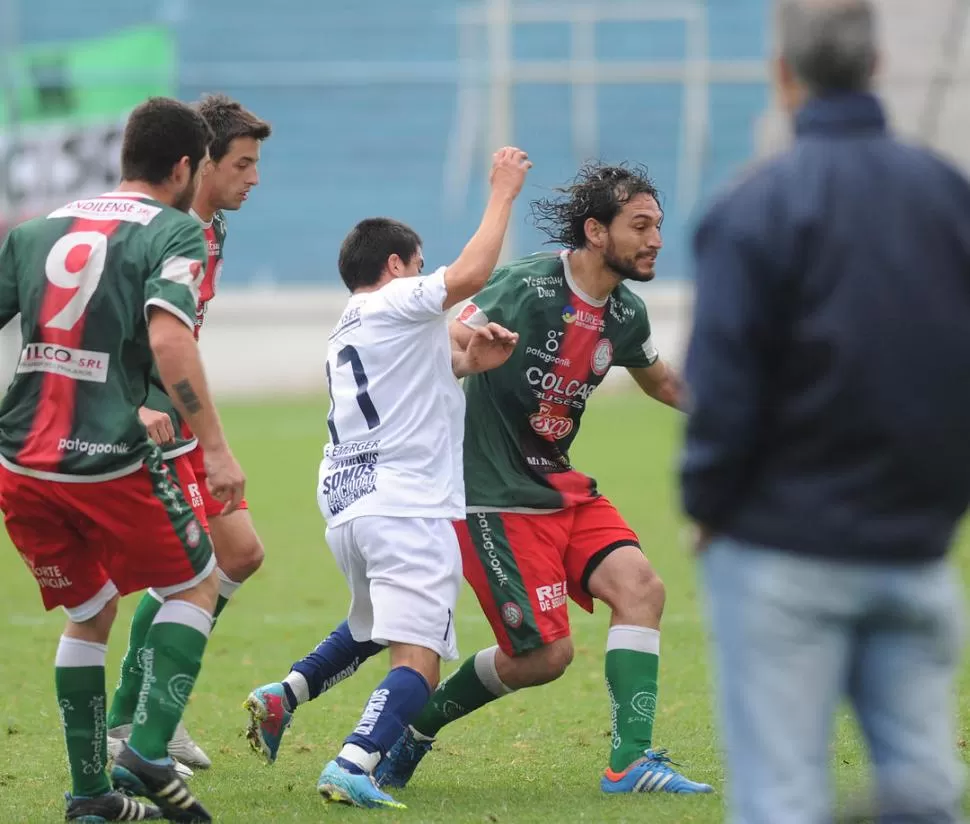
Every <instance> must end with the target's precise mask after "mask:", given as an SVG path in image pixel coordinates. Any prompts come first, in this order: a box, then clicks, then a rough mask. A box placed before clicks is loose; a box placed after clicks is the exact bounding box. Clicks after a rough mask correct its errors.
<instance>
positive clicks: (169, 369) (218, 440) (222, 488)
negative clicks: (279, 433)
mask: <svg viewBox="0 0 970 824" xmlns="http://www.w3.org/2000/svg"><path fill="white" fill-rule="evenodd" d="M148 339H149V343H150V344H151V348H152V353H153V354H154V356H155V363H156V364H157V365H158V371H159V374H160V375H161V377H162V381H163V383H164V384H165V387H166V388H167V390H168V394H169V397H170V398H171V399H172V402H173V403H174V404H175V407H176V409H177V410H178V411H179V414H181V415H182V416H183V417H184V418H185V420H186V421H187V422H188V424H189V426H190V427H191V428H192V431H193V432H194V433H195V435H196V436H197V437H198V439H199V443H200V445H201V446H202V448H203V449H204V450H205V453H206V455H205V461H206V469H207V471H208V484H209V487H210V490H211V491H212V494H213V495H214V496H215V497H216V498H217V499H218V500H220V501H223V502H225V503H226V508H225V510H223V513H224V514H228V513H230V512H232V511H234V510H235V509H236V508H237V507H238V506H239V502H240V501H242V499H243V493H244V491H245V486H246V477H245V475H243V471H242V469H241V468H240V466H239V464H238V463H237V462H236V459H235V458H234V457H233V455H232V452H231V451H230V450H229V444H228V442H227V441H226V436H225V433H224V432H223V429H222V423H221V422H220V420H219V413H218V412H217V411H216V408H215V404H214V403H213V402H212V397H211V395H210V393H209V386H208V384H207V382H206V379H205V373H204V371H203V369H202V360H201V359H200V357H199V347H198V344H197V343H196V341H195V337H194V335H193V334H192V330H191V329H189V328H188V327H187V326H186V325H185V324H184V323H182V321H180V320H179V319H178V318H176V317H175V315H173V314H171V313H169V312H165V311H160V310H157V309H156V310H153V311H152V313H151V317H150V318H149V321H148Z"/></svg>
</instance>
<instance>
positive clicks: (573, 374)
mask: <svg viewBox="0 0 970 824" xmlns="http://www.w3.org/2000/svg"><path fill="white" fill-rule="evenodd" d="M570 301H571V306H570V307H568V308H571V309H573V314H572V320H571V321H567V320H566V318H567V317H568V316H567V314H566V311H567V308H564V309H563V321H564V323H565V329H564V332H563V337H562V342H561V344H560V346H559V352H558V353H557V354H558V357H559V362H558V363H556V364H555V365H554V366H553V369H552V374H553V375H555V376H556V382H555V384H554V388H557V389H558V391H554V392H547V393H544V394H543V398H544V400H543V402H544V403H546V404H547V405H548V406H549V409H550V413H551V414H552V415H554V416H556V417H563V418H570V419H571V418H572V413H573V412H575V411H577V410H576V407H575V406H573V405H572V404H570V403H569V402H568V401H569V400H570V399H572V400H573V403H578V402H580V401H581V400H582V398H583V396H582V395H580V394H578V393H577V391H576V390H578V391H582V392H585V391H586V389H585V388H584V385H585V384H587V383H588V380H589V374H590V369H591V367H590V358H591V357H592V354H593V351H594V350H595V349H596V344H597V343H598V342H599V340H600V338H601V337H602V334H603V326H604V322H603V318H604V316H605V314H606V307H605V306H591V305H590V304H588V303H586V301H584V300H583V299H582V298H580V297H579V296H578V295H575V294H571V295H570ZM566 363H568V364H569V365H568V366H567V365H565V364H566ZM557 397H559V398H562V400H561V401H559V402H556V398H557ZM584 403H585V401H584ZM542 437H544V438H545V439H546V440H548V441H552V442H553V443H555V437H554V436H553V435H551V434H548V435H543V436H542ZM546 480H548V481H549V484H550V485H551V486H552V487H553V488H554V489H556V490H557V491H558V492H559V493H560V494H561V495H562V496H563V503H564V505H566V506H569V505H571V504H574V503H579V502H581V501H585V500H588V499H589V497H590V494H591V492H592V482H591V480H590V479H589V478H588V477H587V476H586V475H584V474H583V473H582V472H577V471H576V470H570V471H569V472H551V473H549V474H548V475H547V476H546Z"/></svg>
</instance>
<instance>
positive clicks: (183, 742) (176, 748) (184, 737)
mask: <svg viewBox="0 0 970 824" xmlns="http://www.w3.org/2000/svg"><path fill="white" fill-rule="evenodd" d="M168 754H169V755H170V756H172V758H174V759H175V760H176V761H181V762H182V763H183V764H188V765H189V766H190V767H193V768H195V769H197V770H207V769H209V767H211V766H212V761H211V760H210V758H209V756H208V755H206V754H205V751H204V750H203V749H202V747H200V746H199V745H198V744H196V743H195V741H193V740H192V737H191V736H190V735H189V733H188V730H186V729H185V725H184V724H183V723H182V722H181V721H179V725H178V726H177V727H176V728H175V735H173V736H172V740H171V741H169V742H168Z"/></svg>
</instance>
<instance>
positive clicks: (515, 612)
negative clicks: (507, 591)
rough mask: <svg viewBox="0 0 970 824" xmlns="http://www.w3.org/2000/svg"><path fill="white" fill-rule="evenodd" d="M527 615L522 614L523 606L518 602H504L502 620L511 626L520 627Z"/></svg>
mask: <svg viewBox="0 0 970 824" xmlns="http://www.w3.org/2000/svg"><path fill="white" fill-rule="evenodd" d="M524 618H525V616H524V615H523V614H522V607H520V606H519V605H518V604H516V603H515V602H514V601H506V602H505V603H504V604H502V620H503V621H505V623H506V624H507V625H508V626H510V627H511V628H512V629H518V628H519V627H521V626H522V621H523V619H524Z"/></svg>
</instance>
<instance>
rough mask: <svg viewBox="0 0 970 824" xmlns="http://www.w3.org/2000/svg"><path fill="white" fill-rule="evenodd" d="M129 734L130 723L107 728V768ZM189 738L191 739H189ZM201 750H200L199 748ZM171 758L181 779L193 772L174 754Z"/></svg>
mask: <svg viewBox="0 0 970 824" xmlns="http://www.w3.org/2000/svg"><path fill="white" fill-rule="evenodd" d="M129 735H131V724H123V725H122V726H120V727H114V728H112V729H110V730H108V762H109V769H110V764H111V763H112V762H113V761H114V760H115V759H116V758H117V757H118V753H120V752H121V751H122V750H123V749H124V748H125V743H126V742H127V741H128V736H129ZM190 740H191V739H190ZM200 752H201V750H200ZM169 755H171V749H169ZM202 755H205V753H202ZM172 758H173V759H174V760H175V772H177V773H178V774H179V775H180V776H181V777H182V779H183V780H188V779H189V778H191V777H192V776H193V775H195V772H194V771H193V770H192V768H191V767H188V766H186V765H185V764H183V763H182V762H181V761H180V760H179V759H178V758H176V757H175V756H174V755H173V756H172Z"/></svg>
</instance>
